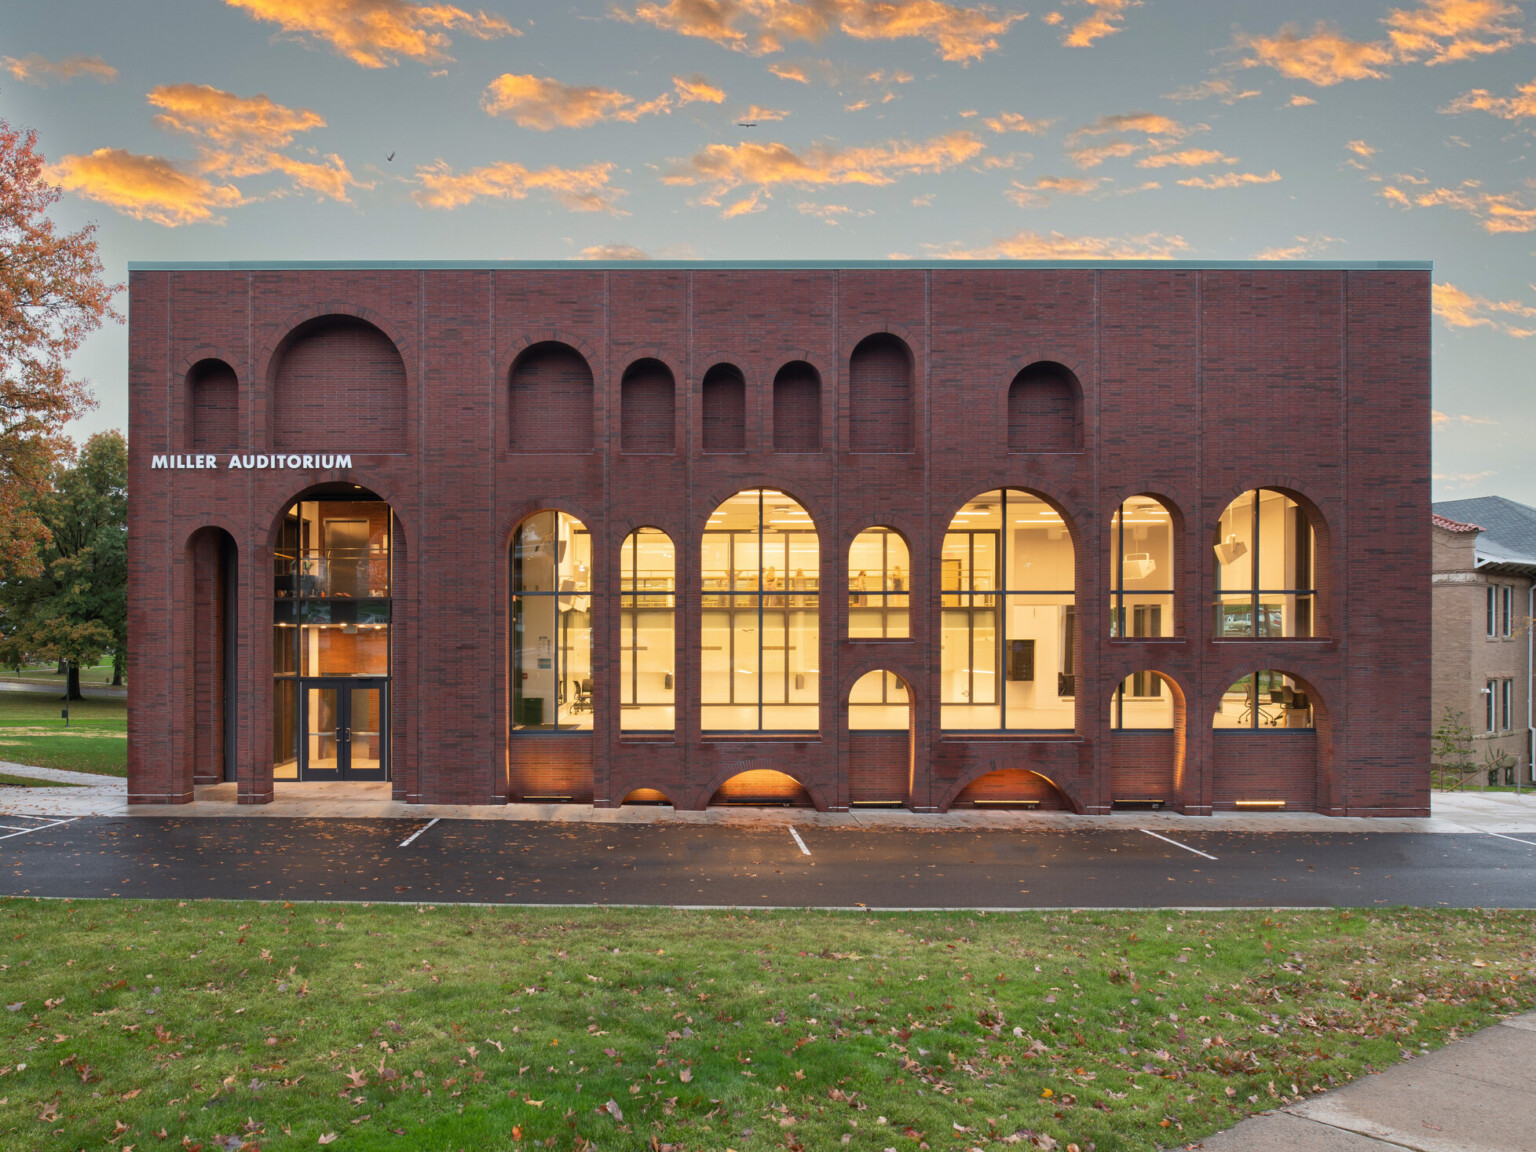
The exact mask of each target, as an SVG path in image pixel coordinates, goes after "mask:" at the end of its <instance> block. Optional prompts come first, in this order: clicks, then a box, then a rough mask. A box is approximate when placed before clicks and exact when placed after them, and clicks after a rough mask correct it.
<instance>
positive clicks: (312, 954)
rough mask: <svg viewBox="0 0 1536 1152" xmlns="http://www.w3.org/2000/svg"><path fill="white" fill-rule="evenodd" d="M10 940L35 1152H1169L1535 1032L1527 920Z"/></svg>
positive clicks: (310, 927) (1274, 919) (171, 907)
mask: <svg viewBox="0 0 1536 1152" xmlns="http://www.w3.org/2000/svg"><path fill="white" fill-rule="evenodd" d="M0 909H3V912H4V914H5V918H6V919H5V923H6V925H7V926H8V927H9V928H10V931H9V932H8V933H7V934H6V935H7V938H6V940H5V941H4V943H0V965H3V967H0V973H3V975H4V976H5V978H6V980H7V986H8V989H9V988H14V989H15V991H14V992H13V993H12V996H13V997H14V999H11V997H7V1000H8V1003H7V1007H8V1008H9V1007H12V1005H15V1008H14V1010H13V1011H11V1012H8V1013H5V1014H4V1015H3V1016H0V1035H3V1036H4V1038H5V1040H4V1046H3V1048H0V1052H3V1053H4V1056H3V1057H0V1100H3V1102H0V1130H8V1131H11V1132H13V1133H14V1134H16V1135H18V1136H22V1137H24V1138H25V1139H26V1140H30V1141H33V1142H35V1144H36V1146H38V1147H43V1146H44V1145H48V1146H54V1142H55V1141H57V1144H56V1146H59V1147H64V1146H69V1147H79V1146H84V1145H86V1144H92V1143H97V1142H99V1141H102V1140H106V1141H114V1140H115V1141H116V1142H117V1146H118V1147H122V1146H123V1145H125V1144H136V1143H137V1144H139V1146H140V1147H144V1146H147V1144H146V1143H145V1140H146V1134H155V1136H156V1138H155V1141H154V1143H155V1145H161V1143H162V1140H163V1141H164V1146H167V1147H170V1146H177V1145H179V1146H182V1147H184V1148H190V1147H191V1146H192V1145H195V1144H202V1145H203V1146H204V1148H206V1149H207V1150H208V1152H212V1149H213V1146H214V1145H215V1144H217V1143H219V1142H220V1141H222V1142H223V1143H222V1144H221V1145H220V1146H222V1147H225V1148H230V1147H239V1146H240V1145H242V1144H243V1145H257V1146H260V1147H264V1148H275V1147H283V1146H297V1145H299V1144H305V1145H310V1146H313V1145H315V1144H317V1143H319V1142H321V1141H322V1140H324V1141H325V1142H327V1143H329V1142H332V1141H334V1142H337V1143H338V1144H342V1145H345V1146H346V1147H347V1148H399V1149H405V1148H416V1147H433V1148H435V1147H452V1148H461V1147H462V1148H466V1149H468V1148H479V1147H487V1148H515V1147H551V1148H553V1147H558V1148H583V1147H592V1148H597V1147H600V1148H602V1149H604V1150H605V1152H608V1150H612V1149H651V1150H652V1152H655V1149H657V1148H661V1147H666V1146H669V1145H670V1146H672V1147H674V1148H678V1149H687V1150H689V1152H694V1150H698V1149H714V1150H717V1149H720V1148H725V1147H730V1148H733V1149H735V1150H736V1152H751V1150H753V1149H768V1148H788V1149H797V1148H799V1149H821V1148H852V1149H858V1150H862V1149H870V1150H873V1152H882V1150H883V1149H885V1148H887V1147H896V1148H899V1149H913V1150H914V1152H920V1150H921V1149H922V1146H923V1145H925V1144H926V1145H928V1146H930V1147H939V1146H940V1142H942V1145H943V1146H944V1147H951V1146H953V1147H957V1148H962V1149H964V1148H970V1147H976V1148H990V1147H1021V1148H1031V1147H1032V1148H1058V1149H1061V1150H1070V1149H1071V1148H1072V1147H1073V1146H1074V1145H1075V1146H1076V1147H1077V1149H1078V1152H1086V1150H1088V1149H1093V1150H1094V1152H1107V1150H1112V1149H1133V1148H1134V1149H1151V1148H1154V1147H1167V1146H1172V1145H1177V1144H1182V1143H1185V1142H1189V1141H1192V1140H1195V1139H1198V1138H1199V1137H1201V1136H1202V1135H1205V1134H1208V1133H1209V1132H1211V1131H1214V1130H1217V1129H1219V1128H1223V1127H1226V1126H1228V1125H1230V1124H1232V1123H1234V1122H1236V1121H1237V1120H1238V1119H1240V1118H1242V1117H1243V1116H1244V1115H1247V1114H1249V1113H1251V1112H1255V1111H1260V1110H1264V1109H1267V1108H1273V1107H1277V1106H1279V1105H1280V1104H1281V1103H1282V1102H1284V1101H1287V1100H1294V1099H1296V1098H1298V1097H1301V1096H1305V1095H1310V1094H1314V1093H1317V1092H1321V1091H1324V1090H1326V1089H1327V1088H1329V1087H1332V1086H1334V1085H1337V1084H1341V1083H1344V1082H1347V1081H1348V1080H1349V1079H1351V1078H1353V1077H1355V1076H1358V1075H1360V1074H1361V1073H1363V1072H1365V1071H1367V1070H1369V1069H1372V1068H1379V1067H1383V1066H1385V1065H1387V1064H1390V1063H1392V1062H1394V1061H1397V1060H1400V1059H1404V1058H1411V1057H1412V1056H1413V1055H1414V1054H1416V1053H1419V1052H1422V1051H1425V1050H1427V1049H1429V1048H1433V1047H1436V1046H1438V1045H1440V1044H1441V1043H1444V1042H1446V1041H1447V1040H1450V1039H1454V1038H1455V1037H1456V1036H1458V1035H1463V1034H1465V1033H1466V1032H1467V1031H1468V1030H1470V1029H1472V1028H1476V1027H1479V1026H1481V1025H1482V1024H1485V1023H1487V1022H1488V1021H1490V1020H1492V1019H1494V1018H1496V1016H1497V1015H1499V1014H1502V1013H1513V1012H1516V1011H1520V1010H1523V1009H1524V1008H1527V1007H1529V1006H1530V1005H1531V1004H1532V1002H1533V999H1536V996H1533V992H1532V987H1531V980H1532V972H1533V959H1532V948H1533V946H1536V945H1533V943H1532V941H1533V939H1536V936H1533V933H1532V929H1533V927H1536V916H1533V915H1532V914H1531V913H1522V912H1500V913H1483V912H1461V911H1381V910H1371V911H1368V912H1306V913H1292V912H1285V913H1279V912H1268V913H1266V912H1262V911H1260V912H1252V913H1226V914H1219V915H1217V914H1200V913H1182V912H1163V911H1153V912H1140V913H1062V912H1028V913H1017V914H1002V915H999V914H984V913H953V914H926V913H825V912H803V913H798V914H796V913H788V912H774V913H764V914H756V913H752V914H744V913H734V914H733V913H726V912H677V911H671V910H666V909H622V910H608V909H587V910H581V911H572V910H569V909H544V910H531V909H522V908H517V909H513V908H506V909H485V908H456V907H447V908H438V907H431V906H427V905H420V906H408V907H399V906H391V907H378V906H373V907H370V906H366V905H363V906H358V905H351V906H344V905H323V904H320V905H302V906H296V905H292V904H251V903H246V904H237V903H216V902H180V903H172V902H164V903H144V902H130V901H90V902H86V901H78V902H59V903H36V902H31V901H25V900H7V901H5V902H4V903H3V905H0ZM1478 963H1481V964H1482V967H1477V966H1476V965H1477V964H1478ZM44 1114H47V1115H49V1116H50V1119H48V1120H46V1121H45V1120H43V1119H41V1117H42V1116H43V1115H44ZM118 1124H122V1125H124V1126H125V1127H124V1130H123V1131H121V1132H119V1131H118V1130H117V1128H116V1125H118ZM162 1131H163V1132H165V1133H166V1136H165V1137H163V1138H161V1137H159V1136H158V1133H159V1132H162ZM230 1140H237V1141H238V1143H237V1144H235V1145H230V1144H229V1141H230ZM17 1146H18V1147H23V1146H30V1145H27V1144H19V1145H17Z"/></svg>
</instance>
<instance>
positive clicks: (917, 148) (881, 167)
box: [0, 0, 1536, 505]
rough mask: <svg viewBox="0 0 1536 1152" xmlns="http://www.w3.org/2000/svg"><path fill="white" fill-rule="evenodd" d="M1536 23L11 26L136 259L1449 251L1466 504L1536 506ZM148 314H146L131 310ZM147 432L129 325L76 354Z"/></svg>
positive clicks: (436, 21) (12, 46)
mask: <svg viewBox="0 0 1536 1152" xmlns="http://www.w3.org/2000/svg"><path fill="white" fill-rule="evenodd" d="M1533 8H1536V3H1533V2H1532V0H1402V2H1399V3H1390V2H1388V3H1382V2H1378V0H1349V2H1348V3H1344V4H1341V3H1338V2H1337V0H1326V2H1323V0H1319V2H1302V0H1255V2H1251V3H1250V2H1247V0H1059V2H1045V3H1041V4H1038V5H1036V4H1024V3H1022V2H1019V0H1015V2H1003V0H999V2H996V3H992V4H980V3H971V2H970V0H541V2H540V3H536V4H535V3H527V2H513V0H489V2H488V3H487V4H486V5H485V6H484V7H473V6H470V7H463V8H461V7H458V6H456V5H455V4H453V3H447V2H437V0H432V2H429V3H424V4H417V3H410V2H408V0H135V2H133V3H123V2H122V0H11V2H9V3H7V4H5V5H4V6H3V7H0V117H3V118H4V119H6V120H8V121H10V122H11V123H12V124H14V125H19V126H27V127H32V128H35V129H36V130H37V132H38V134H39V146H40V148H41V149H42V151H43V152H44V154H45V155H46V156H47V158H48V161H49V168H48V175H49V179H50V180H52V181H53V182H54V183H56V184H58V185H59V186H60V187H61V188H62V189H63V190H64V195H63V199H62V200H61V202H60V204H59V206H58V207H57V209H56V211H55V217H56V219H57V220H58V221H59V223H60V224H61V225H62V226H64V227H66V228H70V229H73V228H77V227H80V226H82V225H85V224H87V223H94V224H96V225H97V227H98V236H99V240H100V245H101V255H102V259H103V262H104V263H105V265H106V269H107V275H108V276H109V277H110V278H111V279H112V280H113V281H114V282H117V281H123V280H125V279H126V272H127V264H128V262H129V261H130V260H143V261H162V260H289V259H306V260H323V259H335V260H365V259H372V260H380V259H389V260H407V261H408V260H454V259H476V260H483V259H508V260H515V259H530V260H551V259H572V260H575V259H608V260H612V259H630V258H646V257H650V258H656V259H698V260H733V259H742V260H749V259H779V260H793V259H797V258H802V259H817V260H839V259H848V260H870V259H901V258H923V259H935V258H943V257H972V258H1018V259H1045V260H1049V259H1055V258H1060V259H1071V258H1090V259H1115V258H1138V259H1142V258H1163V257H1166V258H1176V259H1184V260H1213V261H1214V260H1250V259H1275V260H1305V259H1311V260H1338V261H1357V260H1432V261H1433V262H1434V266H1435V273H1434V282H1435V296H1434V301H1435V303H1434V307H1435V323H1434V409H1435V415H1434V421H1435V424H1434V475H1435V480H1434V493H1435V498H1436V499H1460V498H1464V497H1468V496H1483V495H1503V496H1508V497H1510V498H1513V499H1516V500H1520V501H1523V502H1525V503H1528V504H1533V505H1536V454H1533V452H1532V451H1531V447H1532V445H1533V444H1536V387H1533V384H1536V379H1533V376H1536V373H1533V368H1532V361H1533V353H1536V284H1533V281H1536V166H1533V163H1532V144H1533V132H1536V12H1533V11H1532V9H1533ZM119 301H120V303H122V302H123V301H122V298H121V297H120V298H119ZM74 364H75V368H76V370H77V371H78V372H80V373H81V374H82V375H84V376H86V377H87V378H89V379H90V380H91V381H92V382H93V384H94V386H95V391H96V395H97V397H98V399H99V401H100V403H99V406H98V407H97V408H96V409H95V410H94V411H93V412H92V413H91V414H90V415H89V416H88V417H86V418H84V419H83V420H81V421H79V422H78V424H77V425H76V426H75V428H74V431H75V432H76V433H77V434H78V435H86V434H89V433H91V432H93V431H97V430H99V429H103V428H111V427H126V424H127V386H126V371H127V332H126V329H125V328H124V327H123V326H122V325H111V326H109V327H107V328H105V329H104V330H102V331H101V332H99V333H97V334H96V335H94V336H92V337H91V338H90V340H89V342H88V343H87V344H86V346H85V347H84V348H82V349H81V351H80V352H79V354H78V355H77V356H76V358H75V362H74Z"/></svg>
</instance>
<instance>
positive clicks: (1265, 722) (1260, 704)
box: [1211, 668, 1316, 732]
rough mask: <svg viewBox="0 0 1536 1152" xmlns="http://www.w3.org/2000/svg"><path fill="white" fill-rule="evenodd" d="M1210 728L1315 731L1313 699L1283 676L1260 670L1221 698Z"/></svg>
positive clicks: (1295, 683) (1295, 682)
mask: <svg viewBox="0 0 1536 1152" xmlns="http://www.w3.org/2000/svg"><path fill="white" fill-rule="evenodd" d="M1211 727H1212V728H1249V729H1254V730H1257V731H1261V732H1262V731H1275V730H1276V729H1280V728H1314V727H1316V722H1315V720H1314V718H1313V715H1312V699H1311V697H1310V696H1309V695H1308V694H1307V691H1306V689H1305V688H1303V687H1302V686H1301V684H1299V683H1298V682H1297V681H1296V680H1294V679H1292V678H1291V677H1290V676H1287V675H1286V674H1285V673H1284V672H1276V671H1274V670H1273V669H1267V668H1266V669H1261V670H1259V671H1257V672H1253V673H1250V674H1249V675H1247V676H1244V677H1243V678H1242V679H1241V680H1239V681H1238V682H1237V683H1236V684H1233V685H1232V686H1231V687H1230V688H1228V689H1227V690H1226V691H1225V692H1223V693H1222V696H1221V704H1220V705H1218V706H1217V708H1216V714H1215V715H1214V716H1213V717H1212V718H1211Z"/></svg>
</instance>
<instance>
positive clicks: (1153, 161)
mask: <svg viewBox="0 0 1536 1152" xmlns="http://www.w3.org/2000/svg"><path fill="white" fill-rule="evenodd" d="M1236 163H1237V157H1236V156H1228V155H1227V154H1226V153H1225V152H1218V151H1216V150H1215V149H1214V148H1185V149H1183V150H1181V151H1179V152H1158V153H1156V154H1155V155H1152V156H1147V157H1144V158H1143V159H1141V160H1138V161H1137V162H1136V167H1138V168H1170V167H1173V168H1204V167H1205V166H1206V165H1208V164H1236Z"/></svg>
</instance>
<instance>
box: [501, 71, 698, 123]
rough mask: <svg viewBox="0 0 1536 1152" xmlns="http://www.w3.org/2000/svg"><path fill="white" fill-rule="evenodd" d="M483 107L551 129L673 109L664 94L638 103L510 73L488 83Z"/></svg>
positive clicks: (606, 90) (607, 90)
mask: <svg viewBox="0 0 1536 1152" xmlns="http://www.w3.org/2000/svg"><path fill="white" fill-rule="evenodd" d="M722 95H723V94H722ZM480 106H481V107H482V108H484V109H485V110H486V111H487V112H488V113H490V114H491V115H492V116H510V117H511V118H512V119H513V120H514V121H516V122H517V124H518V125H519V126H520V127H522V128H533V129H536V130H537V131H540V132H548V131H550V129H552V128H587V127H590V126H591V125H593V124H600V123H602V122H603V121H605V120H619V121H623V122H624V123H626V124H633V123H634V122H635V121H636V120H638V119H640V117H642V116H651V115H656V114H659V113H666V112H669V111H671V107H672V100H671V97H670V96H668V95H667V94H666V93H663V94H662V95H660V96H658V97H656V99H654V100H649V101H647V102H646V103H644V104H636V103H635V98H634V97H633V96H626V95H625V94H624V93H622V92H616V91H614V90H613V89H612V88H584V87H580V86H577V85H574V84H562V83H560V81H558V80H554V79H551V78H550V77H548V76H544V77H539V76H516V75H513V74H512V73H511V72H507V73H503V74H502V75H500V76H498V77H496V79H494V80H492V81H491V82H490V84H488V85H487V86H486V89H485V93H484V95H482V96H481V98H480Z"/></svg>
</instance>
